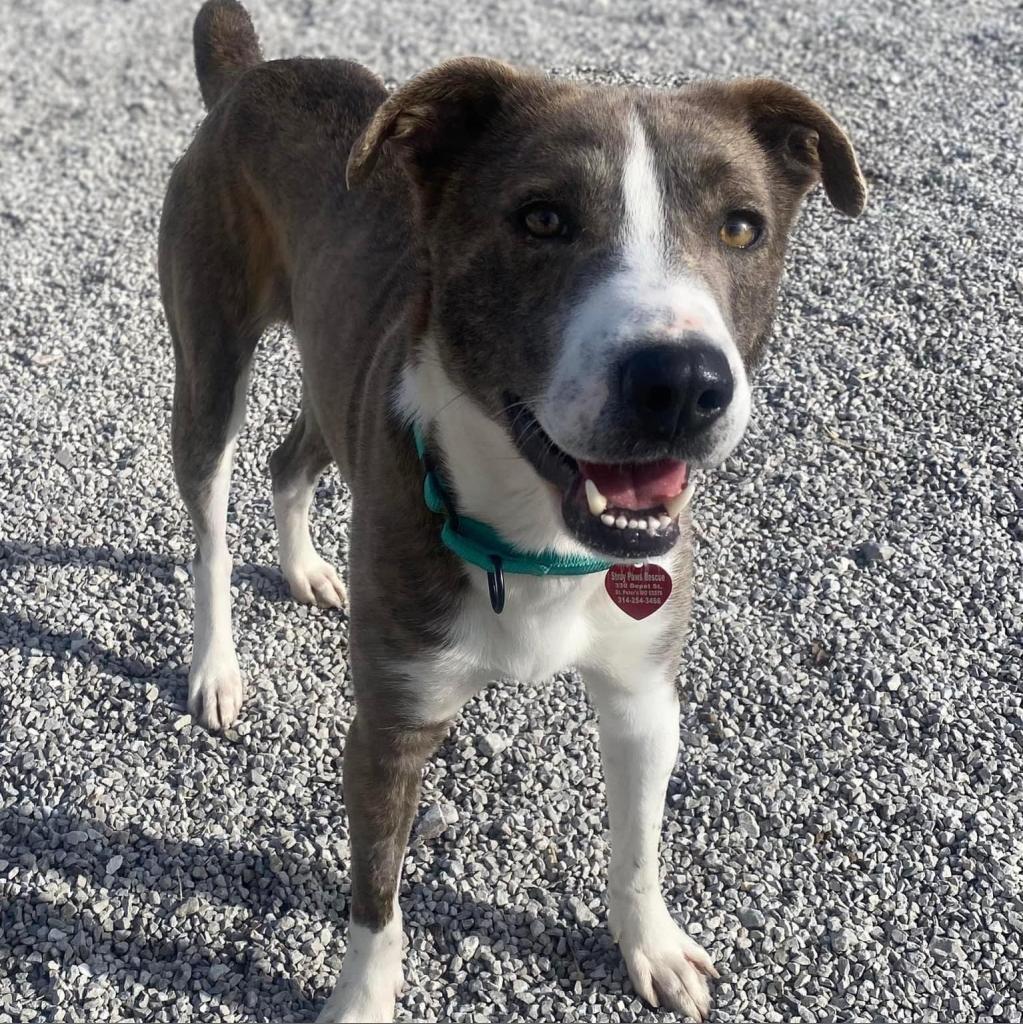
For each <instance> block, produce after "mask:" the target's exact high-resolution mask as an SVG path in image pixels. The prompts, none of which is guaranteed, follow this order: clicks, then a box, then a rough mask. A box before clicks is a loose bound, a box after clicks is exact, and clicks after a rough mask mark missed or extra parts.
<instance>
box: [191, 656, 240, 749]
mask: <svg viewBox="0 0 1023 1024" xmlns="http://www.w3.org/2000/svg"><path fill="white" fill-rule="evenodd" d="M244 696H245V687H244V686H243V685H242V674H241V670H240V669H239V668H238V659H237V658H236V657H235V653H234V651H233V650H230V651H225V652H221V653H219V654H217V653H213V652H210V653H208V654H206V655H205V656H204V657H202V658H201V660H200V661H199V662H198V663H195V662H193V664H192V668H191V671H190V672H189V673H188V712H189V714H190V715H191V716H192V718H194V719H195V720H196V721H197V722H198V723H199V724H200V725H201V726H203V727H204V728H206V729H209V730H210V731H211V732H218V731H219V730H221V729H226V728H227V727H228V726H229V725H231V723H232V722H233V721H234V720H235V719H236V718H237V717H238V711H239V709H240V708H241V706H242V700H243V698H244Z"/></svg>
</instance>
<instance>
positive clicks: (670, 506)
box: [664, 480, 693, 519]
mask: <svg viewBox="0 0 1023 1024" xmlns="http://www.w3.org/2000/svg"><path fill="white" fill-rule="evenodd" d="M692 500H693V482H692V480H690V481H689V483H687V484H686V485H685V487H684V488H683V489H682V493H681V494H676V495H675V497H674V498H670V499H669V500H668V501H666V502H665V503H664V507H665V508H666V509H667V510H668V515H669V516H671V518H672V519H674V518H675V517H676V516H678V515H681V513H682V512H684V511H685V509H686V506H687V505H688V504H689V502H691V501H692Z"/></svg>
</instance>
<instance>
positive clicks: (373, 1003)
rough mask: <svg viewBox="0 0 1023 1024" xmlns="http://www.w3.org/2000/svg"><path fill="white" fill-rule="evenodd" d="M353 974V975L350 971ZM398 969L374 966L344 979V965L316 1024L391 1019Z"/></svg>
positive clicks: (397, 990) (397, 992) (399, 985)
mask: <svg viewBox="0 0 1023 1024" xmlns="http://www.w3.org/2000/svg"><path fill="white" fill-rule="evenodd" d="M353 973H354V972H353ZM402 986H403V978H402V971H401V967H400V966H398V967H397V969H396V970H395V969H394V968H393V967H388V966H387V965H382V964H379V965H376V966H374V967H372V968H370V970H369V971H367V972H366V974H364V975H363V976H362V977H347V976H346V974H345V969H344V965H342V967H341V977H340V978H338V980H337V985H335V986H334V991H333V992H332V993H331V996H330V998H329V999H328V1000H327V1004H326V1006H324V1007H323V1010H322V1011H321V1013H320V1015H319V1017H317V1018H316V1024H347V1022H348V1021H374V1022H376V1021H383V1022H389V1021H392V1020H394V1004H395V1001H396V1000H397V998H398V996H400V995H401V990H402Z"/></svg>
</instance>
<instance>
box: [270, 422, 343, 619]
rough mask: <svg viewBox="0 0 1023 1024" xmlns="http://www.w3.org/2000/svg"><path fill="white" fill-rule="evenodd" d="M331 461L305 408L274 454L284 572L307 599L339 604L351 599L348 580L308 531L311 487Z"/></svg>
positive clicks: (276, 515) (296, 593)
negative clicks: (323, 555) (342, 578)
mask: <svg viewBox="0 0 1023 1024" xmlns="http://www.w3.org/2000/svg"><path fill="white" fill-rule="evenodd" d="M330 462H331V457H330V452H329V451H328V450H327V445H326V443H325V442H324V440H323V435H322V434H321V433H320V428H319V426H318V425H317V423H316V420H315V419H314V418H313V415H312V413H311V412H310V411H309V410H308V409H304V410H303V411H302V412H301V413H299V417H298V419H297V420H296V421H295V425H294V426H293V427H292V428H291V430H290V432H289V433H288V436H287V437H286V438H285V439H284V442H283V443H282V444H281V446H280V447H279V448H278V449H277V450H276V451H275V452H274V453H273V455H272V456H271V457H270V473H271V475H272V477H273V494H274V519H276V521H277V536H278V543H279V545H280V559H281V572H282V573H283V574H284V578H285V579H286V580H287V581H288V587H289V588H290V589H291V593H292V596H293V597H294V598H295V600H297V601H301V602H302V603H303V604H317V605H320V607H323V608H341V607H343V606H344V604H345V603H346V601H347V594H346V593H345V587H344V584H343V583H342V582H341V577H340V576H339V575H338V573H337V570H336V569H335V568H334V567H333V566H332V565H331V564H330V563H329V562H326V561H324V559H322V558H321V557H320V556H319V554H318V553H317V551H316V548H315V547H313V541H312V537H311V536H310V533H309V507H310V505H311V504H312V500H313V493H314V492H315V490H316V483H317V481H318V480H319V479H320V476H321V475H322V473H323V471H324V470H325V469H326V468H327V466H329V465H330Z"/></svg>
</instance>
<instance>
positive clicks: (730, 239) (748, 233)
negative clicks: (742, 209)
mask: <svg viewBox="0 0 1023 1024" xmlns="http://www.w3.org/2000/svg"><path fill="white" fill-rule="evenodd" d="M760 231H761V229H760V225H759V224H758V223H757V221H756V220H754V219H753V218H752V217H751V216H750V215H749V214H745V213H732V214H729V216H728V218H727V219H726V220H725V222H724V224H722V225H721V229H720V230H719V231H718V237H719V238H720V239H721V241H722V242H724V243H725V245H727V246H728V247H729V248H730V249H748V248H749V247H750V246H751V245H753V243H754V242H756V241H757V239H758V238H760Z"/></svg>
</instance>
